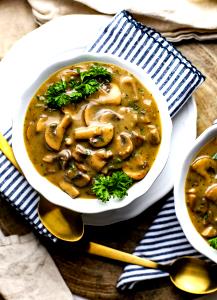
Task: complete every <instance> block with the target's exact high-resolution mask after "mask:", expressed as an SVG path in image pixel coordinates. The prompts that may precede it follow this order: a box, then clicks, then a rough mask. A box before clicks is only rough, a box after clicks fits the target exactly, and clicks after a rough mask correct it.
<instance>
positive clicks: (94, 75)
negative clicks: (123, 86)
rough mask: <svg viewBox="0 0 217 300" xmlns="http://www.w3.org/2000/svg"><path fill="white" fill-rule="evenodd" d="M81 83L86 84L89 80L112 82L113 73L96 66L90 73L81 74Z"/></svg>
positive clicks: (91, 68)
mask: <svg viewBox="0 0 217 300" xmlns="http://www.w3.org/2000/svg"><path fill="white" fill-rule="evenodd" d="M80 78H81V82H84V81H86V80H89V79H97V80H98V81H99V80H103V81H104V82H105V81H107V82H110V81H111V79H112V76H111V73H110V72H109V71H108V70H107V69H106V68H104V67H102V66H98V65H94V66H92V67H90V69H89V70H88V71H84V72H81V73H80Z"/></svg>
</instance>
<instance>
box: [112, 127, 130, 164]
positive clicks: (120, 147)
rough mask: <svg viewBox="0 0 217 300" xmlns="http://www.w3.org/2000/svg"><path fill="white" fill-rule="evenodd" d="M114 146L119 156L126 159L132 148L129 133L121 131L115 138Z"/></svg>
mask: <svg viewBox="0 0 217 300" xmlns="http://www.w3.org/2000/svg"><path fill="white" fill-rule="evenodd" d="M115 146H116V149H117V152H118V156H120V158H122V159H126V158H127V157H129V156H130V155H131V154H132V152H133V149H134V146H133V142H132V137H131V134H130V133H128V132H121V133H120V134H119V135H118V136H117V138H116V141H115Z"/></svg>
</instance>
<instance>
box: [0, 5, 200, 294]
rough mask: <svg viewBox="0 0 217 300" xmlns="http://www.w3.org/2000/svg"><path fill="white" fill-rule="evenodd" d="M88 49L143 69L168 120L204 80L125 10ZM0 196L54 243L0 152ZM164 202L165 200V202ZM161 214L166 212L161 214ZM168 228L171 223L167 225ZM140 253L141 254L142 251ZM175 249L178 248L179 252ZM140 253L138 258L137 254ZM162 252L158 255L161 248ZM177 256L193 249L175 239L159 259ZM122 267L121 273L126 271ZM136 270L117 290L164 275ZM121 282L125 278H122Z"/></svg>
mask: <svg viewBox="0 0 217 300" xmlns="http://www.w3.org/2000/svg"><path fill="white" fill-rule="evenodd" d="M88 51H92V52H107V53H112V54H114V55H117V56H120V57H122V58H124V59H126V60H128V61H130V62H132V63H135V64H137V65H138V66H139V67H141V68H143V69H144V71H145V72H146V73H147V74H149V76H150V77H151V78H152V80H153V81H154V82H155V83H156V85H157V86H158V88H159V90H160V91H161V92H162V93H163V94H164V96H165V98H166V101H167V104H168V109H169V113H170V115H171V117H173V116H174V115H175V114H176V113H178V111H179V109H180V108H181V107H182V105H184V104H185V103H186V101H188V99H189V97H190V96H191V95H192V93H193V92H194V91H195V89H196V88H197V87H198V86H199V85H200V84H201V83H202V82H203V81H204V76H203V75H202V74H201V73H200V71H198V70H197V69H196V68H195V67H194V66H193V65H192V64H191V63H190V62H189V61H188V60H187V59H186V58H185V57H183V56H182V54H181V53H180V52H178V51H177V50H176V49H175V48H174V46H173V45H172V44H170V43H168V41H167V40H166V39H164V38H163V37H162V36H161V35H160V34H159V33H158V32H156V31H155V30H153V29H151V28H149V27H146V26H143V25H142V24H141V23H138V22H137V21H136V20H135V19H134V18H133V17H132V16H131V15H130V14H129V13H128V12H127V11H122V12H120V13H118V14H117V15H116V16H115V17H114V18H113V19H112V21H111V22H110V23H109V24H108V25H107V26H106V27H105V28H104V29H103V30H102V31H101V32H100V33H99V34H98V36H97V37H96V40H95V41H93V43H92V44H91V45H90V46H89V47H88ZM5 137H6V138H7V139H8V141H9V143H11V138H12V136H11V128H10V129H9V130H8V131H7V132H6V133H5ZM0 192H1V194H2V195H3V196H4V197H5V199H6V200H7V201H8V202H9V203H10V204H11V205H12V206H14V207H15V208H16V209H17V211H18V212H19V213H20V214H21V215H23V216H24V217H25V218H26V220H28V222H29V223H30V224H32V225H33V226H34V228H35V229H36V230H37V232H39V233H40V234H44V235H46V236H47V237H49V238H51V239H52V240H53V241H56V240H57V239H55V238H54V237H53V236H52V235H51V234H50V233H49V232H47V230H46V229H45V228H44V227H43V225H42V223H41V222H40V220H39V217H38V213H37V205H38V201H39V195H38V193H37V192H36V191H34V190H33V188H32V187H31V186H30V185H29V184H28V182H27V181H26V179H25V178H24V177H23V176H22V175H21V174H19V172H18V171H17V170H16V169H15V168H14V167H13V166H12V164H11V163H10V162H9V161H8V160H7V158H6V157H5V156H4V155H3V154H2V153H0ZM168 201H170V202H171V200H168ZM172 201H173V200H172ZM166 208H167V209H168V210H169V211H168V214H171V216H172V218H173V220H174V221H175V220H176V216H175V212H174V211H171V203H170V205H169V206H166ZM164 214H167V211H166V212H164ZM176 223H177V220H176ZM170 225H171V224H170ZM173 225H175V224H172V225H171V226H173ZM157 228H158V227H157ZM158 229H159V232H161V231H162V228H161V227H159V228H158ZM176 229H177V224H176V225H175V231H176ZM177 230H178V233H179V236H180V237H181V236H183V237H184V234H183V233H182V231H181V229H180V228H178V229H177ZM152 231H153V229H152V228H151V229H150V233H148V234H149V235H152V234H153V233H152ZM155 231H156V227H155ZM164 232H165V233H166V238H165V242H166V244H167V239H168V240H169V237H170V235H171V231H169V230H168V232H167V231H164ZM161 234H162V233H161ZM175 234H176V232H175ZM183 242H184V243H183ZM142 243H143V242H142ZM154 243H155V241H154V242H152V241H150V243H149V244H147V245H146V246H147V249H149V250H150V249H152V248H153V246H154V245H153V244H154ZM146 246H145V249H146ZM145 249H143V250H144V251H145ZM160 249H161V248H160ZM181 249H183V252H182V250H181ZM143 250H142V251H143ZM142 251H141V252H140V253H138V254H139V255H143V252H142ZM159 251H160V250H159ZM162 251H164V248H163V247H162ZM145 253H146V252H144V255H145ZM182 253H183V254H189V255H191V254H194V253H195V251H194V250H193V249H192V248H191V247H190V245H187V244H186V241H185V240H183V239H182V238H181V239H180V240H179V249H174V251H172V252H171V253H168V255H166V257H165V259H166V260H168V261H169V260H171V259H173V258H174V255H182ZM158 255H159V256H162V258H161V259H164V255H165V252H159V253H158ZM149 258H150V259H151V258H153V259H154V258H156V254H155V252H153V257H152V254H151V253H150V255H149ZM128 268H132V267H128ZM128 268H127V269H126V270H125V271H127V272H128V271H129V270H128ZM131 271H132V270H131ZM138 272H139V274H140V275H141V274H142V273H143V275H144V276H143V277H142V276H140V275H139V277H138V276H136V277H131V275H133V276H134V275H136V274H137V270H135V269H134V270H133V274H131V273H129V272H128V273H127V275H123V277H121V279H120V281H119V283H118V286H119V287H121V288H124V287H128V286H129V285H127V284H126V283H129V277H131V279H132V280H131V283H130V286H131V287H132V284H133V283H134V282H135V280H136V281H137V279H138V278H143V279H148V278H149V279H150V278H155V277H159V275H160V276H165V275H166V274H163V275H162V274H159V273H155V272H152V273H151V272H149V273H148V274H147V273H146V269H145V268H143V269H139V270H138ZM126 278H128V279H127V280H126Z"/></svg>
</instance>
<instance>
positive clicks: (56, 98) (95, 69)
mask: <svg viewBox="0 0 217 300" xmlns="http://www.w3.org/2000/svg"><path fill="white" fill-rule="evenodd" d="M77 72H78V76H76V77H75V78H72V79H71V80H69V81H68V82H66V81H64V80H60V81H58V82H55V83H53V84H51V85H50V86H49V87H48V89H47V91H46V92H45V94H44V95H41V96H40V97H39V99H40V100H42V101H44V102H45V103H46V104H47V105H48V106H49V107H51V108H60V107H62V106H65V105H67V104H69V103H76V102H79V101H81V100H85V99H86V98H87V97H88V96H90V95H92V94H94V93H95V92H97V91H98V90H99V88H100V86H101V85H102V84H104V83H108V82H110V81H111V79H112V75H111V73H110V72H109V71H108V70H107V69H106V68H104V67H102V66H98V65H93V66H91V67H90V68H89V70H87V71H83V72H81V71H80V69H77Z"/></svg>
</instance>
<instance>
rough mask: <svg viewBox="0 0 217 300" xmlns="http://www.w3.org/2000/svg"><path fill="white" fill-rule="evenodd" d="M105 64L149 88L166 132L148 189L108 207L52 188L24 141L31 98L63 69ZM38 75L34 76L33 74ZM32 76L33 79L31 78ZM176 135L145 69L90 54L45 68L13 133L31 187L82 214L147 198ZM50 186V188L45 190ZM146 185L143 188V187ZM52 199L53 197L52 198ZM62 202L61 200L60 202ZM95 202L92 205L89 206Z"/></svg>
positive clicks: (25, 97)
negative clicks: (46, 81) (172, 136)
mask: <svg viewBox="0 0 217 300" xmlns="http://www.w3.org/2000/svg"><path fill="white" fill-rule="evenodd" d="M85 61H86V62H88V61H92V62H94V61H95V62H102V63H103V62H104V63H108V64H109V63H111V64H114V65H118V66H120V67H121V68H123V69H126V70H128V71H129V72H131V73H132V74H133V75H134V76H135V77H136V78H138V80H139V81H140V82H141V83H142V84H144V85H145V87H146V88H147V89H148V90H149V91H150V92H151V93H152V94H153V96H154V99H155V101H156V104H157V106H158V109H159V112H160V118H161V130H162V140H161V144H160V147H159V150H158V154H157V157H156V159H155V161H154V163H153V165H152V167H151V169H150V171H149V172H148V174H147V175H146V176H145V178H144V179H146V181H145V182H146V185H145V188H144V187H143V185H144V179H142V180H140V181H138V182H136V183H135V184H134V185H133V186H132V187H131V188H130V189H129V190H128V196H126V197H124V199H122V200H115V199H110V200H109V201H108V202H106V203H102V202H101V201H100V200H98V199H91V200H89V199H82V198H75V199H72V198H71V197H70V196H69V195H68V194H66V193H65V192H63V191H62V190H61V189H60V188H59V187H57V186H55V185H54V184H52V183H51V182H50V181H48V180H47V179H46V178H45V177H43V176H42V175H40V174H39V173H38V171H37V170H36V169H35V167H34V166H33V164H32V162H31V160H30V158H29V156H28V154H27V151H26V148H25V144H24V138H23V123H24V118H25V114H26V110H27V107H28V104H29V102H30V100H31V98H32V97H33V96H34V94H35V93H36V91H37V90H38V88H39V87H40V85H41V84H42V83H43V82H44V81H45V80H46V79H47V78H48V77H49V76H51V75H52V74H53V73H55V72H56V71H58V70H59V69H61V68H63V67H66V66H69V65H73V64H77V63H80V62H85ZM33 73H34V72H33ZM30 76H31V75H30ZM171 133H172V121H171V118H170V116H169V112H168V107H167V104H166V99H165V97H164V96H163V95H162V94H161V93H160V91H159V90H158V88H157V86H156V84H154V82H153V80H152V79H151V78H150V76H149V75H148V74H146V73H145V71H144V70H143V69H142V68H141V67H138V66H136V65H135V64H133V63H130V62H128V61H126V60H124V59H122V58H119V57H117V56H114V55H111V54H99V53H86V52H82V53H81V54H77V55H72V57H70V58H66V59H63V58H62V59H59V60H57V61H50V62H49V63H48V64H46V65H44V66H43V68H42V70H41V72H40V73H39V75H38V77H37V78H36V79H35V78H34V79H33V83H32V84H31V85H30V86H28V87H27V88H26V89H25V91H24V92H23V93H21V95H20V97H19V101H18V102H17V106H16V111H15V112H14V116H13V129H12V145H13V150H14V154H15V157H16V159H17V162H18V164H19V165H20V167H21V169H22V171H23V173H24V175H25V177H26V179H27V181H28V182H29V183H30V185H31V186H32V187H33V188H34V189H35V190H36V191H38V192H39V193H40V194H42V195H43V196H44V197H45V198H46V199H48V200H49V201H50V202H52V203H53V204H56V205H59V206H62V207H65V208H68V209H71V210H74V211H76V212H79V213H86V214H88V213H100V212H105V211H109V210H113V209H119V208H122V207H124V206H126V205H128V204H130V203H131V202H132V201H134V200H135V199H136V198H138V197H139V196H141V195H142V194H144V193H145V192H146V191H147V190H148V189H149V188H150V187H151V185H152V184H153V183H154V181H155V180H156V179H157V177H158V176H159V175H160V173H161V171H162V170H163V168H164V166H165V164H166V161H167V159H168V155H169V150H170V141H171ZM45 182H46V187H44V185H45ZM142 182H143V184H142ZM135 187H136V188H135ZM51 195H52V196H51ZM60 199H61V200H60ZM89 202H91V203H89Z"/></svg>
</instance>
